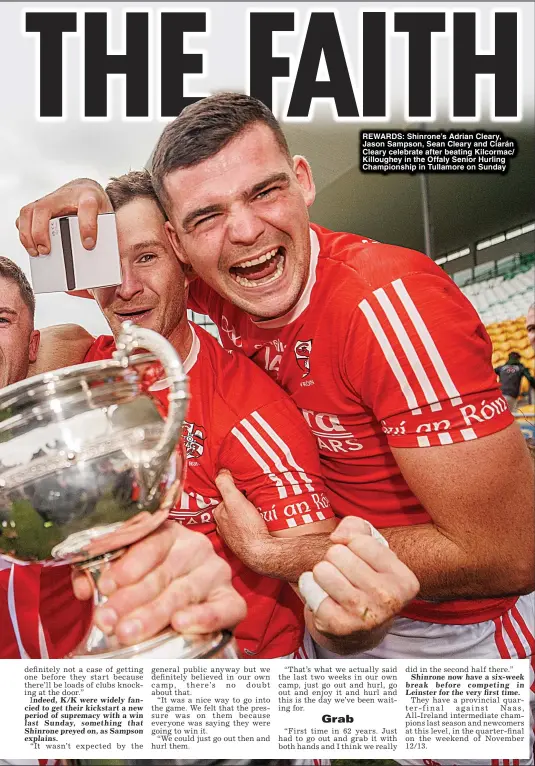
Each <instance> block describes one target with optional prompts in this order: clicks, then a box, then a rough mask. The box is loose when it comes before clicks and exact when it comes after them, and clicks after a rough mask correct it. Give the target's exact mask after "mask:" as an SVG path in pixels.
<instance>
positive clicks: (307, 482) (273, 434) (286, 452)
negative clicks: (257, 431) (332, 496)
mask: <svg viewBox="0 0 535 766" xmlns="http://www.w3.org/2000/svg"><path fill="white" fill-rule="evenodd" d="M251 417H252V418H254V419H255V420H256V422H257V423H258V424H259V425H261V426H262V428H263V429H264V431H265V432H266V433H267V434H269V436H271V438H272V439H273V441H274V442H275V444H276V445H277V446H278V447H280V449H281V450H282V451H283V453H284V455H285V457H286V460H287V461H288V463H289V465H291V466H292V468H295V469H296V470H297V471H298V472H299V476H300V477H301V479H302V480H303V481H304V482H305V485H306V488H307V491H308V492H314V487H313V486H312V481H311V480H310V479H309V477H308V476H307V475H306V473H305V472H304V470H303V468H302V467H301V466H300V465H299V463H298V462H297V461H296V460H295V458H294V456H293V455H292V452H291V450H290V448H289V447H288V445H287V444H286V442H285V441H284V440H283V439H281V437H280V436H279V434H278V433H277V432H276V431H275V430H274V429H273V428H272V427H271V426H270V425H269V423H268V422H267V421H266V420H264V418H263V417H262V415H260V414H259V413H258V412H253V413H252V414H251Z"/></svg>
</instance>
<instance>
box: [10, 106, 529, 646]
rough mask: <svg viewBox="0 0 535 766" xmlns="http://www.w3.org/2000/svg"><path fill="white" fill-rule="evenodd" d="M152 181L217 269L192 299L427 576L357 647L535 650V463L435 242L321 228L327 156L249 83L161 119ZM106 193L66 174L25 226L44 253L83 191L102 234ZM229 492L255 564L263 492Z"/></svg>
mask: <svg viewBox="0 0 535 766" xmlns="http://www.w3.org/2000/svg"><path fill="white" fill-rule="evenodd" d="M153 181H154V183H155V186H156V191H157V193H158V195H159V197H160V200H161V202H162V204H163V206H164V208H165V210H166V212H167V214H168V217H169V222H168V224H167V229H168V234H169V237H170V239H171V241H172V243H173V246H174V248H175V251H176V253H177V255H178V257H179V258H181V260H182V261H183V262H184V263H187V264H188V265H191V266H192V267H193V268H194V270H195V272H196V274H197V275H198V276H199V277H200V279H198V280H195V281H194V282H193V283H192V285H191V286H190V305H191V308H193V309H194V310H196V311H199V312H201V313H208V314H209V315H210V316H211V317H212V319H213V320H214V321H215V322H216V323H217V324H218V326H219V328H220V331H221V338H222V341H223V343H224V345H225V346H227V347H228V348H238V349H239V350H240V351H241V352H243V353H245V354H247V355H248V356H249V357H250V358H252V359H253V361H255V362H256V363H257V364H258V365H259V366H261V367H262V368H264V369H266V371H267V372H268V373H269V374H271V375H272V376H273V377H274V378H276V380H277V382H278V384H279V385H281V386H282V387H283V388H284V389H285V390H286V391H287V392H288V393H290V394H291V395H292V398H293V399H294V401H295V402H296V404H297V405H298V406H299V408H300V409H301V411H302V412H303V415H304V416H305V419H306V420H307V422H308V424H309V427H310V429H311V430H312V432H313V433H314V435H315V436H316V438H317V442H318V447H319V450H320V458H321V462H322V469H323V476H324V479H325V482H326V485H327V487H328V489H329V491H330V497H331V501H332V503H333V506H334V508H335V511H336V513H337V514H338V515H339V516H347V515H354V514H358V515H360V516H363V517H364V518H367V519H368V520H369V521H371V522H372V523H373V524H374V525H375V526H376V527H378V528H380V529H381V531H382V533H383V534H384V536H385V537H386V538H387V540H388V541H389V543H390V545H391V547H392V548H393V549H394V550H395V551H396V552H397V553H398V555H399V556H400V558H402V560H404V561H405V563H406V564H408V565H409V566H410V567H411V569H413V571H414V572H415V573H416V575H417V576H418V578H419V580H420V583H421V592H420V596H421V598H419V599H417V600H415V601H414V602H412V603H411V604H410V605H409V606H408V608H407V609H405V610H404V612H403V613H402V617H401V618H399V619H398V620H396V622H395V624H394V627H393V629H392V630H391V631H390V632H389V633H388V635H387V636H386V637H385V639H384V640H383V641H382V642H381V644H380V645H379V646H378V647H376V648H375V649H374V650H371V651H369V652H366V653H365V654H364V655H360V656H365V657H373V658H377V657H382V658H387V657H407V658H411V657H415V658H418V657H427V658H430V659H433V658H435V657H436V658H442V657H485V658H492V657H527V656H531V655H532V654H533V650H532V647H533V645H534V637H533V630H532V627H531V626H532V625H533V621H534V617H533V609H534V604H533V596H532V595H520V596H518V594H531V591H532V590H533V580H534V566H533V561H534V550H533V545H534V543H533V541H534V538H535V535H534V529H533V526H534V519H533V508H532V497H533V468H532V466H531V463H530V460H529V455H528V453H527V450H526V447H525V444H524V441H523V439H522V437H521V434H520V433H519V430H518V429H517V428H516V426H515V425H514V424H513V423H512V417H511V415H510V413H509V412H508V409H507V407H506V405H505V402H504V400H503V397H501V395H500V392H499V390H498V388H497V386H496V379H495V375H494V372H493V370H492V367H491V364H490V343H489V339H488V337H487V335H486V333H485V330H484V327H483V326H482V325H481V322H480V321H479V318H478V316H477V314H476V312H475V311H474V309H473V307H472V306H471V305H470V304H469V302H468V301H467V300H466V299H465V298H464V296H463V295H462V294H461V293H460V291H459V290H458V289H457V287H456V286H455V285H454V283H453V282H452V281H451V279H450V278H449V277H448V276H447V275H446V274H445V273H444V272H443V271H442V270H441V269H440V268H438V267H437V266H436V265H435V264H434V263H433V262H432V261H431V260H430V259H429V258H427V257H425V256H423V255H421V254H419V253H415V252H413V251H409V250H404V249H402V248H397V247H392V246H388V245H383V244H380V243H378V242H374V241H372V240H370V239H367V238H363V237H360V236H357V235H353V234H344V233H335V232H330V231H328V230H326V229H324V228H322V227H320V226H317V225H314V224H312V225H311V224H310V221H309V218H308V207H309V206H310V205H311V204H312V202H313V199H314V184H313V180H312V174H311V170H310V167H309V165H308V163H307V162H306V160H305V159H304V158H303V157H299V156H297V157H294V158H292V157H291V156H290V153H289V150H288V146H287V144H286V141H285V138H284V135H283V133H282V131H281V129H280V126H279V125H278V123H277V122H276V120H275V119H274V117H273V115H272V114H271V112H270V111H269V110H268V109H266V108H265V107H264V106H263V105H262V104H261V103H260V102H258V101H256V100H255V99H253V98H250V97H248V96H243V95H239V94H220V95H217V96H213V97H210V98H207V99H203V100H202V101H199V102H197V103H195V104H193V105H191V106H189V107H187V108H186V109H185V110H184V111H183V112H182V113H181V115H180V116H179V117H178V118H177V119H176V120H175V121H173V122H172V123H170V124H169V125H168V126H166V128H165V129H164V131H163V134H162V137H161V139H160V141H159V143H158V146H157V148H156V151H155V154H154V158H153ZM79 202H81V203H82V205H81V207H80V208H79ZM107 204H108V203H107V201H106V197H105V194H104V193H103V190H102V189H101V188H100V187H98V185H96V184H92V183H91V182H87V181H84V180H82V181H81V182H79V183H78V184H74V185H73V184H71V185H68V186H67V187H63V188H62V189H60V190H58V192H56V193H55V195H49V196H48V197H46V198H44V199H43V200H40V201H38V202H37V203H34V204H32V205H29V206H27V207H26V208H24V209H23V211H21V217H20V221H19V231H20V234H21V241H22V242H23V244H24V245H25V246H26V247H27V249H28V251H29V252H30V254H33V255H37V254H38V252H39V251H41V252H47V251H48V220H49V218H50V217H51V216H53V215H57V214H59V213H60V212H61V208H62V206H66V207H68V209H69V211H71V212H72V211H73V210H75V211H76V210H78V212H79V215H80V228H81V231H82V233H83V236H84V237H85V238H87V239H88V240H89V242H88V246H90V244H91V240H92V241H94V238H95V222H96V213H97V211H98V210H100V209H105V207H106V205H107ZM224 493H225V494H224V496H225V501H226V502H225V505H226V511H225V518H224V519H222V520H221V525H223V524H225V522H228V524H227V526H228V529H227V528H225V536H226V538H227V541H228V543H229V545H231V546H232V547H233V549H234V550H235V551H236V552H237V553H238V555H240V556H241V557H242V558H244V560H245V561H247V553H246V550H245V547H244V539H243V536H241V535H240V529H239V528H238V527H237V525H236V524H235V523H233V520H234V518H235V517H236V516H237V515H239V517H240V518H244V517H245V514H246V513H247V511H246V507H247V503H246V500H245V499H244V498H242V497H240V496H239V493H237V492H236V491H235V489H233V488H232V487H231V485H230V482H229V483H228V485H227V488H226V489H224ZM249 514H250V518H251V519H253V513H252V509H249ZM255 524H256V521H255ZM249 532H250V530H249ZM255 534H256V535H257V538H258V540H259V541H264V542H265V541H266V540H267V536H266V533H265V531H262V530H260V529H259V528H258V527H255ZM268 551H269V548H268V547H266V549H265V555H266V556H269V553H268ZM255 555H256V557H257V560H259V558H258V557H259V556H260V557H261V556H262V555H263V554H262V547H261V545H260V544H258V545H256V546H255ZM317 575H318V579H319V582H320V583H321V573H320V572H318V573H317ZM323 654H324V653H323Z"/></svg>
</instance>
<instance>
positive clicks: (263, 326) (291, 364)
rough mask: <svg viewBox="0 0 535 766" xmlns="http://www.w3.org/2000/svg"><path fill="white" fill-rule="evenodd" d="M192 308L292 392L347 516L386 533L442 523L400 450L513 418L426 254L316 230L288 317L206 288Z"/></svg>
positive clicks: (478, 615) (471, 317)
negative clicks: (266, 316)
mask: <svg viewBox="0 0 535 766" xmlns="http://www.w3.org/2000/svg"><path fill="white" fill-rule="evenodd" d="M189 308H191V309H193V310H194V311H197V312H200V313H204V314H209V316H210V317H211V318H212V319H213V321H214V322H215V323H216V324H217V325H218V327H219V330H220V334H221V339H222V342H223V345H224V346H225V347H228V348H238V349H239V350H240V351H242V352H243V353H245V354H246V355H247V356H248V357H250V358H251V359H252V360H253V361H254V362H255V363H256V364H257V365H258V366H260V367H262V368H263V369H264V370H266V371H267V372H268V374H269V375H270V376H271V377H272V378H273V379H274V380H276V381H277V383H278V384H279V385H280V386H282V388H284V389H285V390H286V391H287V392H288V393H289V394H290V395H291V397H292V399H293V400H294V402H295V403H296V404H297V406H298V407H299V408H300V410H301V412H302V413H303V415H304V418H305V420H306V422H307V423H308V426H309V428H310V430H311V431H312V433H313V434H314V436H315V437H316V440H317V445H318V449H319V452H320V458H321V464H322V470H323V478H324V480H325V484H326V486H327V489H328V491H329V497H330V500H331V502H332V504H333V507H334V510H335V512H336V514H337V515H339V516H346V515H358V516H362V517H364V518H366V519H368V520H369V521H370V522H371V523H372V524H373V525H374V526H375V527H377V528H378V529H381V528H382V527H395V526H403V525H410V524H423V523H425V522H429V521H431V519H430V517H429V514H428V513H427V512H426V510H425V508H424V507H423V506H422V505H421V504H420V502H419V501H418V499H417V498H416V497H415V495H414V494H413V493H412V492H411V490H410V489H409V487H408V485H407V483H406V482H405V480H404V478H403V476H402V474H401V472H400V470H399V467H398V466H397V464H396V461H395V460H394V457H393V454H392V451H391V447H414V448H420V449H422V448H425V447H429V446H440V445H448V444H453V443H455V442H462V441H469V440H471V439H477V438H480V437H483V436H487V435H488V434H492V433H495V432H496V431H499V430H501V429H503V428H505V427H506V426H508V425H509V424H510V423H511V422H512V421H513V418H512V416H511V414H510V412H509V408H508V407H507V403H506V401H505V399H504V398H503V396H502V395H501V392H500V390H499V388H498V386H497V382H496V375H495V373H494V371H493V369H492V366H491V343H490V340H489V338H488V335H487V333H486V331H485V328H484V327H483V325H482V324H481V321H480V319H479V317H478V315H477V313H476V311H475V310H474V308H473V307H472V305H471V304H470V303H469V301H468V300H467V299H466V298H465V297H464V296H463V295H462V293H461V291H460V290H459V289H458V288H457V286H456V285H455V284H454V282H453V281H452V280H451V279H450V277H449V276H448V275H447V274H445V272H444V271H442V269H440V268H439V267H438V266H437V265H436V264H435V263H434V262H433V261H432V260H431V259H430V258H428V257H427V256H424V255H422V254H421V253H417V252H414V251H411V250H406V249H404V248H400V247H394V246H391V245H383V244H380V243H378V242H375V241H372V240H369V239H363V238H362V237H359V236H356V235H354V234H344V233H335V232H331V231H328V230H326V229H323V228H321V227H319V226H315V225H313V226H312V228H311V262H310V270H309V277H308V281H307V284H306V286H305V289H304V291H303V294H302V296H301V298H300V299H299V301H298V303H297V304H296V306H295V307H294V308H293V309H292V310H291V311H290V312H288V313H287V314H286V315H284V316H282V317H279V318H277V319H272V320H265V321H258V322H255V321H253V320H252V319H251V317H250V316H249V315H247V314H245V313H244V312H242V311H241V310H240V309H238V308H237V307H236V306H234V305H232V304H231V303H229V302H228V301H226V300H225V299H223V298H222V297H221V296H219V295H218V294H217V293H215V292H214V291H213V290H211V289H210V288H209V287H208V286H206V285H205V284H204V283H203V282H201V281H200V280H195V281H194V282H192V283H191V285H190V303H189ZM512 603H514V599H481V600H459V601H450V602H445V603H431V602H427V601H422V600H416V601H414V602H412V603H411V604H410V605H409V607H408V608H407V609H406V610H405V611H404V612H403V613H402V614H403V615H404V616H407V617H412V618H414V619H420V620H426V621H430V622H452V623H463V622H481V621H482V620H486V619H490V617H494V616H497V615H498V614H501V613H502V612H503V611H504V610H505V609H507V608H509V607H510V605H511V604H512Z"/></svg>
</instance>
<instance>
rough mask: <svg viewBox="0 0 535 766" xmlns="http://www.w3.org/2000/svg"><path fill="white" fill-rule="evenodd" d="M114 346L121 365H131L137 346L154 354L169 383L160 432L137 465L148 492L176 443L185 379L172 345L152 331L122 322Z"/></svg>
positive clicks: (185, 393)
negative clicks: (162, 426) (166, 404)
mask: <svg viewBox="0 0 535 766" xmlns="http://www.w3.org/2000/svg"><path fill="white" fill-rule="evenodd" d="M116 345H117V350H116V351H115V352H114V354H113V357H114V359H116V360H117V361H118V362H120V364H121V365H122V366H123V367H128V366H129V365H130V363H131V362H132V359H131V355H132V354H133V352H134V351H135V350H136V349H139V348H141V349H145V350H146V351H149V352H150V353H151V354H154V356H156V357H157V358H158V359H159V360H160V362H161V363H162V365H163V368H164V370H165V375H166V382H167V383H168V386H169V395H168V401H169V406H168V410H167V418H166V421H165V424H164V428H163V431H162V434H161V436H160V438H159V440H158V443H157V444H156V445H155V447H153V449H146V450H142V451H141V453H140V457H141V460H140V468H141V471H142V472H143V474H144V477H145V480H148V481H146V487H147V488H148V489H149V494H150V490H151V489H153V488H154V485H155V483H157V481H158V480H159V476H160V474H161V469H162V468H163V466H164V465H165V463H166V462H167V460H168V458H169V457H170V455H171V454H172V453H173V451H174V450H175V448H176V446H177V443H178V439H179V435H180V433H181V429H182V424H183V420H184V415H185V413H186V406H187V402H188V399H189V394H188V388H187V381H188V378H187V376H186V374H185V372H184V368H183V366H182V362H181V361H180V357H179V356H178V354H177V353H176V351H175V349H174V348H173V346H172V345H171V344H170V343H169V341H167V340H166V339H165V338H164V337H163V336H162V335H160V334H159V333H157V332H155V331H154V330H149V329H147V328H146V327H139V325H136V324H134V323H133V322H123V325H122V329H121V334H120V335H119V338H118V339H117V344H116Z"/></svg>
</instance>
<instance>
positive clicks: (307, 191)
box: [293, 154, 316, 207]
mask: <svg viewBox="0 0 535 766" xmlns="http://www.w3.org/2000/svg"><path fill="white" fill-rule="evenodd" d="M293 169H294V173H295V175H296V178H297V181H298V183H299V186H300V187H301V191H302V193H303V197H304V199H305V204H306V206H307V207H310V206H311V205H312V203H313V202H314V200H315V199H316V187H315V186H314V178H313V177H312V169H311V167H310V165H309V164H308V161H307V160H306V159H305V158H304V157H302V156H301V155H300V154H296V155H295V157H294V158H293Z"/></svg>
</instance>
